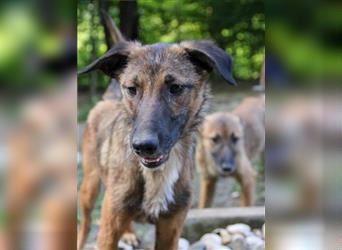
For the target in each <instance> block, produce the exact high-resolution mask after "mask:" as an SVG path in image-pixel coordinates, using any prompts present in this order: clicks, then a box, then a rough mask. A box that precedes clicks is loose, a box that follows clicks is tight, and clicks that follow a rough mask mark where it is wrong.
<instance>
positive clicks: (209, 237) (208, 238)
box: [200, 233, 222, 245]
mask: <svg viewBox="0 0 342 250" xmlns="http://www.w3.org/2000/svg"><path fill="white" fill-rule="evenodd" d="M200 241H202V242H204V243H205V244H206V245H207V243H209V244H215V245H221V244H222V240H221V237H220V236H218V235H217V234H213V233H210V234H205V235H203V236H202V238H201V239H200Z"/></svg>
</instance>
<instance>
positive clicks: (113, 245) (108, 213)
mask: <svg viewBox="0 0 342 250" xmlns="http://www.w3.org/2000/svg"><path fill="white" fill-rule="evenodd" d="M112 197H113V196H112V195H111V194H110V193H109V191H106V193H105V196H104V199H103V203H102V210H101V223H100V230H99V234H98V238H97V245H98V247H99V249H100V250H118V249H119V248H118V242H119V240H120V237H121V235H122V234H123V232H124V231H125V230H126V229H127V228H128V227H129V225H130V223H131V221H132V219H133V214H132V213H129V211H120V210H118V209H116V208H115V205H114V204H113V203H114V202H113V198H112Z"/></svg>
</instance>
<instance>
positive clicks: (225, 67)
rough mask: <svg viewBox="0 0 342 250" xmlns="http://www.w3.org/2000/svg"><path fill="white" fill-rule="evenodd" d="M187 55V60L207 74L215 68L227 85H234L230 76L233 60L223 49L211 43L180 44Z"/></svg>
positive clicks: (190, 42) (193, 42)
mask: <svg viewBox="0 0 342 250" xmlns="http://www.w3.org/2000/svg"><path fill="white" fill-rule="evenodd" d="M180 45H181V46H182V47H183V48H184V49H185V50H186V51H187V53H188V55H189V59H190V60H191V61H192V62H193V63H194V64H195V65H196V66H198V67H200V68H201V69H203V70H206V71H208V72H211V71H212V70H213V68H215V69H216V70H217V71H218V72H219V73H220V75H221V76H222V77H223V79H224V80H226V81H227V82H228V83H230V84H232V85H236V81H235V80H234V78H233V75H232V66H233V59H232V58H231V56H229V55H228V54H227V53H226V52H225V51H224V50H223V49H220V48H219V47H217V46H216V45H215V44H214V43H213V42H211V41H187V42H182V43H181V44H180Z"/></svg>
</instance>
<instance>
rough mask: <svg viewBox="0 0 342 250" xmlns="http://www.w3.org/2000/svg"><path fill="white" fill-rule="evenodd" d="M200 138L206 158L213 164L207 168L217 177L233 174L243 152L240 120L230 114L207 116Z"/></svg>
mask: <svg viewBox="0 0 342 250" xmlns="http://www.w3.org/2000/svg"><path fill="white" fill-rule="evenodd" d="M201 138H202V140H203V145H204V147H205V150H206V152H207V153H208V157H211V158H212V162H213V163H214V164H213V166H209V167H211V168H213V169H212V170H213V171H214V172H215V173H218V174H219V175H228V174H232V173H234V172H235V171H236V168H237V161H238V158H239V154H241V153H242V152H243V150H244V146H243V126H242V123H241V120H240V118H239V117H238V116H236V115H233V114H230V113H214V114H211V115H209V116H207V117H206V118H205V120H204V123H203V126H202V128H201Z"/></svg>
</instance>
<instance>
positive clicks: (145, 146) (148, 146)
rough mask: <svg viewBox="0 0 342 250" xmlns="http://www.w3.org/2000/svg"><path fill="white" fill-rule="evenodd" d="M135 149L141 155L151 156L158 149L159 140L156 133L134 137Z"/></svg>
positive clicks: (133, 144)
mask: <svg viewBox="0 0 342 250" xmlns="http://www.w3.org/2000/svg"><path fill="white" fill-rule="evenodd" d="M132 146H133V149H134V151H135V152H136V153H137V154H138V155H140V156H151V155H153V154H155V153H156V152H157V150H158V146H159V140H158V137H157V136H155V135H149V136H139V137H137V138H134V139H133V143H132Z"/></svg>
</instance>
